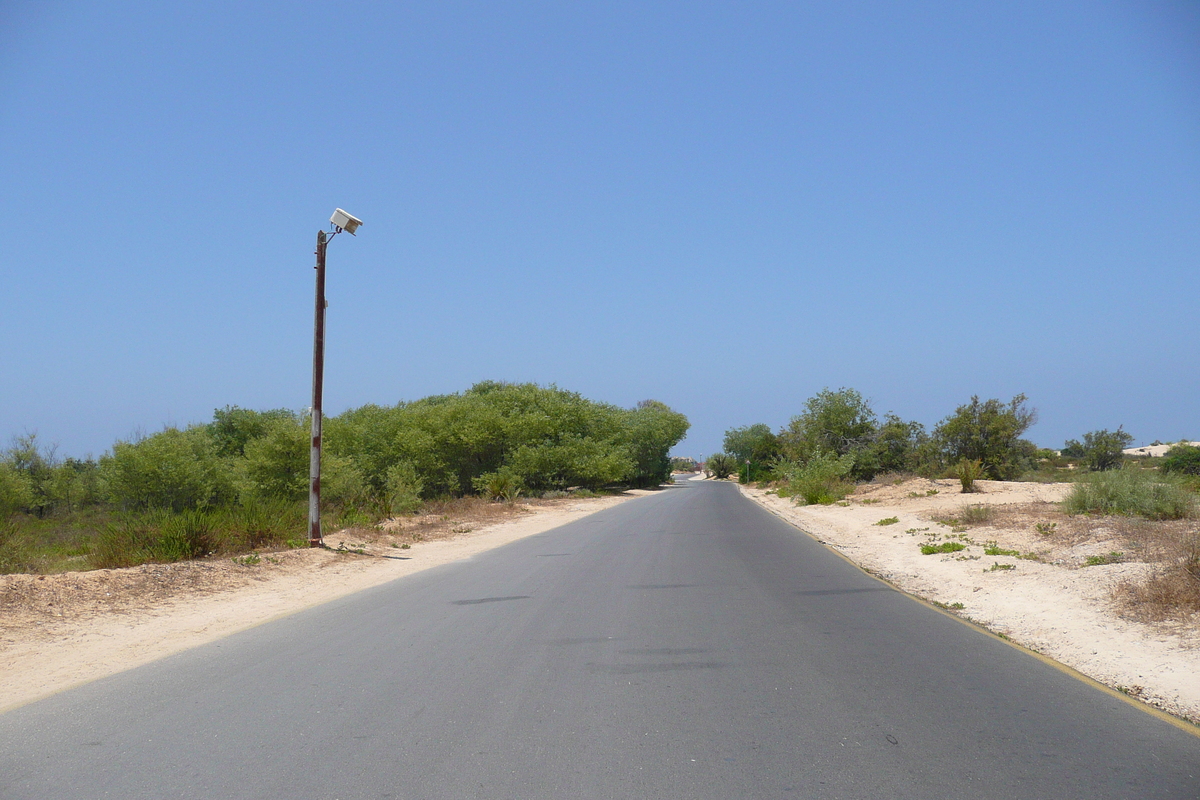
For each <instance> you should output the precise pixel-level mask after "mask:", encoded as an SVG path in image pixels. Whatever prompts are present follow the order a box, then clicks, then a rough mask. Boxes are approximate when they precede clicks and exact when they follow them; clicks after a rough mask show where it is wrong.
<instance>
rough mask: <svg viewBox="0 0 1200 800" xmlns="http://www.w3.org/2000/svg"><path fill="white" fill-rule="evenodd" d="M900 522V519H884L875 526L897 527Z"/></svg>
mask: <svg viewBox="0 0 1200 800" xmlns="http://www.w3.org/2000/svg"><path fill="white" fill-rule="evenodd" d="M899 521H900V518H899V517H884V518H883V519H881V520H879V522H876V523H875V524H876V525H895V524H896V523H897V522H899Z"/></svg>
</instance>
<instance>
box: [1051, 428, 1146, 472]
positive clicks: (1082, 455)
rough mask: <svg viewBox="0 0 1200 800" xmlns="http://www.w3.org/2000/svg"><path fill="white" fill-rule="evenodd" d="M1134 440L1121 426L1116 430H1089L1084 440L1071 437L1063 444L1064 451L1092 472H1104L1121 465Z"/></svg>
mask: <svg viewBox="0 0 1200 800" xmlns="http://www.w3.org/2000/svg"><path fill="white" fill-rule="evenodd" d="M1132 442H1133V437H1132V436H1130V435H1129V434H1128V433H1126V432H1125V431H1124V430H1122V429H1121V428H1117V429H1116V430H1115V431H1110V430H1107V429H1106V430H1101V431H1089V432H1088V433H1085V434H1084V435H1083V441H1082V442H1079V441H1076V440H1075V439H1069V440H1068V441H1067V443H1066V444H1065V445H1063V453H1064V454H1065V455H1069V456H1070V457H1071V458H1078V459H1081V460H1082V461H1083V463H1084V464H1085V465H1086V466H1087V468H1088V469H1090V470H1091V471H1092V472H1103V471H1105V470H1109V469H1114V468H1116V467H1119V466H1121V461H1122V459H1124V458H1125V454H1124V452H1122V451H1124V449H1125V448H1126V447H1129V445H1130V444H1131V443H1132Z"/></svg>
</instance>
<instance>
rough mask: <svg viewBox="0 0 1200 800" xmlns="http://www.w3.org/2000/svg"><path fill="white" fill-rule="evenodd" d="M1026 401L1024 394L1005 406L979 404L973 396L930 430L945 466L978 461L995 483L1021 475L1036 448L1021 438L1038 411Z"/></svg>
mask: <svg viewBox="0 0 1200 800" xmlns="http://www.w3.org/2000/svg"><path fill="white" fill-rule="evenodd" d="M1025 400H1026V398H1025V395H1023V394H1019V395H1017V396H1016V397H1014V398H1013V399H1012V400H1010V401H1009V402H1008V403H1002V402H1001V401H999V400H985V401H980V399H979V396H978V395H976V396H974V397H972V398H971V402H970V403H967V404H966V405H962V406H959V407H958V409H957V410H956V411H955V412H954V413H953V414H951V415H950V416H948V417H946V418H945V419H944V420H942V421H941V422H940V423H938V426H937V427H936V428H935V429H934V431H933V436H934V438H935V439H936V440H937V443H938V447H939V449H940V451H941V455H942V458H943V459H944V461H945V463H952V464H956V463H959V462H961V461H963V460H964V459H965V460H967V461H980V462H982V464H983V470H984V472H985V474H987V475H988V476H989V477H991V478H993V479H995V480H1013V479H1014V478H1016V477H1017V476H1018V475H1020V473H1021V472H1022V471H1023V470H1024V469H1025V468H1026V467H1027V466H1028V463H1029V462H1030V461H1031V459H1032V458H1033V456H1034V455H1035V454H1036V453H1037V446H1036V445H1034V444H1033V443H1032V442H1028V441H1025V440H1023V439H1021V434H1023V433H1025V431H1027V430H1028V429H1029V427H1030V426H1031V425H1033V423H1034V422H1036V421H1037V411H1036V410H1035V409H1032V408H1029V407H1028V406H1027V405H1026V404H1025Z"/></svg>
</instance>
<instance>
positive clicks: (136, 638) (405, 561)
mask: <svg viewBox="0 0 1200 800" xmlns="http://www.w3.org/2000/svg"><path fill="white" fill-rule="evenodd" d="M646 493H647V492H645V491H632V492H626V493H624V494H622V495H620V496H608V497H595V498H561V499H556V500H534V501H529V502H524V503H516V504H513V505H507V504H501V503H485V502H482V501H479V502H459V503H455V504H452V505H450V506H447V507H446V508H444V509H439V510H440V511H444V512H446V513H436V514H427V515H424V516H419V517H409V518H404V519H400V520H393V521H391V522H389V523H386V524H385V525H384V526H383V528H382V529H381V530H380V529H370V530H350V531H341V532H338V533H333V534H327V535H326V536H325V543H326V545H327V546H328V548H330V549H307V548H306V549H301V550H285V551H279V552H262V553H258V554H256V555H251V556H250V557H241V558H237V559H231V558H220V559H210V560H202V561H192V562H182V563H176V564H146V565H143V566H140V567H133V568H130V569H101V570H93V571H90V572H68V573H63V574H61V575H0V670H2V671H3V674H4V676H5V681H4V691H3V694H2V695H0V712H2V711H5V710H8V709H10V708H15V707H17V706H19V705H23V704H25V703H28V702H31V701H33V700H36V699H38V698H41V697H45V696H47V695H50V694H53V693H55V692H58V691H61V690H63V689H66V688H69V687H71V686H77V685H79V684H82V683H86V682H88V681H91V680H95V679H97V678H102V677H104V676H106V675H111V674H113V673H116V672H120V671H122V670H125V669H129V668H131V667H136V666H138V665H140V664H145V663H147V662H150V661H153V660H155V659H158V658H162V657H163V656H166V655H170V654H172V653H176V652H179V651H182V650H186V649H188V648H190V647H195V646H196V645H199V644H203V643H205V642H209V641H212V640H214V639H219V638H221V637H222V636H226V635H228V634H230V633H234V632H235V631H239V630H244V629H246V628H251V627H254V626H255V625H259V624H262V623H264V622H267V621H269V620H271V619H275V618H278V617H282V616H286V615H287V614H292V613H295V612H296V611H299V610H302V609H304V608H308V607H311V606H314V605H318V604H320V603H323V602H326V601H328V600H332V599H334V598H337V597H341V596H343V595H347V594H350V593H352V592H356V591H359V590H361V589H365V588H368V587H370V586H375V585H377V584H380V583H384V582H386V581H390V580H393V579H395V578H399V577H402V576H404V575H409V574H412V573H414V572H417V571H420V570H423V569H428V568H429V567H434V566H438V565H440V564H445V563H447V562H450V561H457V560H459V559H463V558H468V557H470V556H472V555H475V554H476V553H479V552H482V551H484V550H489V549H492V548H494V547H499V546H500V545H503V544H507V543H508V542H511V541H515V540H517V539H521V538H524V537H526V536H531V535H533V534H536V533H541V532H543V531H546V530H549V529H551V528H554V527H557V526H559V525H563V524H566V523H568V522H572V521H574V520H576V519H580V518H581V517H584V516H587V515H588V514H592V513H595V512H596V511H600V510H601V509H605V508H609V507H611V506H613V505H616V504H617V503H620V502H623V501H624V500H627V499H629V498H631V497H636V496H638V495H643V494H646Z"/></svg>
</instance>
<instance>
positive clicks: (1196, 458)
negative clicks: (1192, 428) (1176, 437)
mask: <svg viewBox="0 0 1200 800" xmlns="http://www.w3.org/2000/svg"><path fill="white" fill-rule="evenodd" d="M1159 468H1160V469H1161V470H1162V471H1163V472H1172V473H1175V474H1178V475H1200V447H1196V446H1194V445H1190V444H1177V445H1175V446H1174V447H1172V448H1171V449H1170V450H1168V451H1167V452H1166V454H1165V455H1164V456H1163V460H1162V463H1161V464H1160V465H1159Z"/></svg>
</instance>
